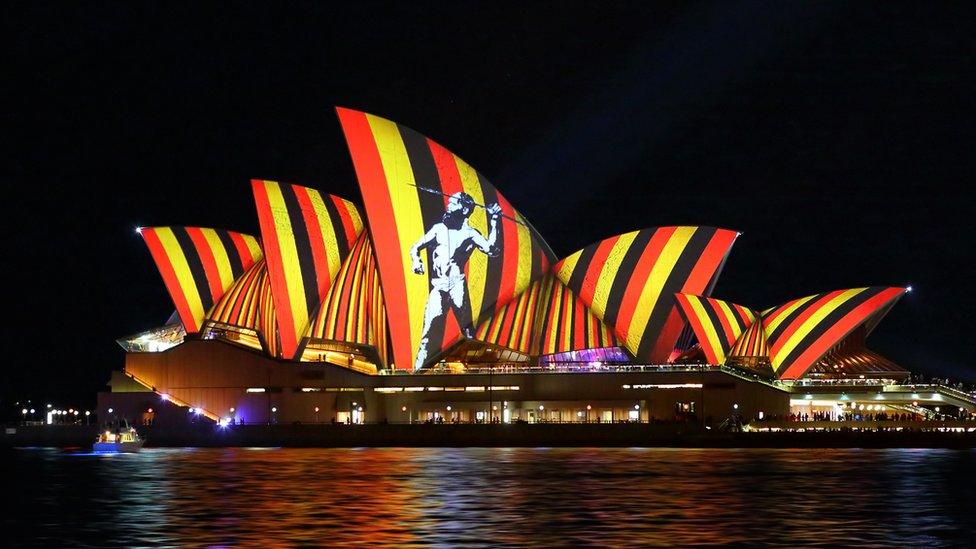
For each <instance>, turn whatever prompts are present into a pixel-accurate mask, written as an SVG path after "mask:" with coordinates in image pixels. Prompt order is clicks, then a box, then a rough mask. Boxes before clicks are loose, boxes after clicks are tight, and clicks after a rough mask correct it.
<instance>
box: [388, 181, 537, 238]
mask: <svg viewBox="0 0 976 549" xmlns="http://www.w3.org/2000/svg"><path fill="white" fill-rule="evenodd" d="M407 185H410V186H411V187H416V188H417V189H419V190H421V191H424V192H425V193H430V194H436V195H440V196H445V197H447V198H450V197H451V195H449V194H447V193H445V192H442V191H438V190H437V189H431V188H430V187H421V186H420V185H415V184H413V183H407ZM471 204H472V205H473V206H474V207H476V208H481V209H482V210H486V211H487V210H488V206H485V205H484V204H478V203H477V202H472V203H471ZM497 215H498V217H501V218H504V219H507V220H509V221H512V222H515V223H517V224H519V225H522V226H523V227H528V225H527V224H526V223H525V222H524V221H522V220H520V219H516V218H514V217H512V216H510V215H505V214H503V213H499V214H497Z"/></svg>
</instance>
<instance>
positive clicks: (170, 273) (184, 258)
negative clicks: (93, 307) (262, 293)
mask: <svg viewBox="0 0 976 549" xmlns="http://www.w3.org/2000/svg"><path fill="white" fill-rule="evenodd" d="M140 232H141V233H142V238H143V240H145V242H146V246H148V247H149V252H150V253H151V254H152V258H153V261H154V262H155V263H156V267H157V268H158V269H159V273H160V274H161V275H162V276H163V282H164V283H165V284H166V290H167V291H168V292H169V295H170V297H171V298H172V299H173V304H174V305H176V311H177V312H178V313H179V316H180V321H181V322H182V323H183V327H184V328H185V329H186V331H187V333H195V332H199V331H200V327H201V325H202V322H203V319H204V316H205V315H206V314H207V312H208V311H209V310H210V308H211V307H213V305H214V303H215V302H217V300H219V299H220V298H221V296H223V295H224V292H225V291H226V290H227V289H228V288H230V286H231V285H232V284H233V283H234V280H236V279H237V278H238V277H240V276H241V275H242V274H244V271H245V270H247V269H249V268H250V267H251V266H252V265H253V264H254V263H255V262H256V261H258V260H259V259H261V247H260V246H259V245H258V242H257V240H256V239H255V238H254V237H253V236H250V235H246V234H241V233H236V232H233V231H224V230H217V229H205V228H200V227H145V228H142V229H140Z"/></svg>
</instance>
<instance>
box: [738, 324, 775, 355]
mask: <svg viewBox="0 0 976 549" xmlns="http://www.w3.org/2000/svg"><path fill="white" fill-rule="evenodd" d="M728 356H729V358H763V357H769V346H768V345H767V344H766V332H765V330H763V323H762V320H761V319H759V318H757V319H756V320H755V321H754V322H753V323H752V325H750V326H749V328H748V329H747V330H746V331H745V332H742V335H741V336H739V339H737V340H736V341H735V345H733V346H732V349H730V350H729V353H728Z"/></svg>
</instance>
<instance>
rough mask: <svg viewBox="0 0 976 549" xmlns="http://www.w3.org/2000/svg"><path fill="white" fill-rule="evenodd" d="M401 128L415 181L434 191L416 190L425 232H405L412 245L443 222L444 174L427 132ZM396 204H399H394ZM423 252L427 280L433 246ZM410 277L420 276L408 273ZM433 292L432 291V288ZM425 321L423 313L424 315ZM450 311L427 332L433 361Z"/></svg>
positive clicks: (431, 263) (416, 183)
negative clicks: (442, 183) (425, 261)
mask: <svg viewBox="0 0 976 549" xmlns="http://www.w3.org/2000/svg"><path fill="white" fill-rule="evenodd" d="M397 128H398V129H399V130H400V139H401V140H402V141H403V146H404V148H405V149H406V152H407V158H408V159H409V161H410V170H411V171H412V172H413V179H414V184H415V185H417V187H423V188H424V189H429V190H430V191H436V194H435V193H434V192H429V191H423V190H421V189H420V188H417V189H415V190H416V192H417V202H418V204H419V205H420V217H421V219H422V220H423V221H422V223H423V233H422V234H418V235H404V237H406V238H409V239H411V242H410V244H411V245H412V244H413V242H416V240H418V239H420V237H422V236H423V235H424V234H426V233H427V231H429V230H430V229H431V227H433V226H434V225H436V224H437V223H440V222H442V220H443V217H444V209H445V208H444V196H443V195H441V194H439V193H441V192H442V191H443V187H442V186H441V180H440V175H439V174H438V172H437V166H436V164H435V163H434V156H433V154H432V153H431V152H430V145H428V144H427V138H426V137H424V136H423V135H421V134H419V133H417V132H415V131H414V130H411V129H410V128H407V127H405V126H400V125H397ZM394 207H396V205H394ZM421 253H423V254H424V256H425V257H426V258H427V271H426V272H425V275H424V276H426V277H427V280H428V281H429V280H430V278H431V277H432V276H433V272H432V270H433V269H432V266H433V258H432V257H431V256H432V253H433V252H432V250H431V248H429V247H428V248H427V249H425V250H423V251H422V252H421ZM407 276H419V275H412V274H407ZM428 291H429V290H428ZM441 306H442V307H444V308H445V309H447V308H448V307H449V305H448V300H447V299H444V300H443V301H442V303H441ZM420 314H421V315H424V314H426V311H424V312H421V313H420ZM420 320H421V321H422V320H423V316H421V317H420ZM446 320H447V314H446V311H445V314H443V315H441V317H440V318H438V319H437V320H435V321H434V323H433V324H431V326H430V330H429V331H428V332H427V361H428V363H430V362H431V360H432V359H434V358H435V357H436V356H438V355H440V354H441V351H442V348H441V347H442V345H443V343H444V330H445V328H446Z"/></svg>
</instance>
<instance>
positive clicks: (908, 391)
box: [99, 108, 973, 424]
mask: <svg viewBox="0 0 976 549" xmlns="http://www.w3.org/2000/svg"><path fill="white" fill-rule="evenodd" d="M337 112H338V118H339V122H340V124H341V127H342V131H343V132H344V135H345V138H346V142H347V144H348V147H349V152H350V154H351V157H352V162H353V165H354V167H355V172H356V176H357V178H358V182H359V188H360V191H361V197H339V196H334V195H331V194H327V193H326V192H323V191H324V190H327V189H323V190H319V189H313V188H309V187H303V186H298V185H293V184H285V183H279V182H275V181H266V180H254V181H252V182H251V193H252V198H253V201H254V205H255V209H256V212H257V220H258V225H259V227H260V234H259V235H247V234H242V233H238V232H234V231H229V230H223V229H212V228H202V227H177V226H157V227H145V228H141V229H139V233H140V234H141V237H142V238H143V239H144V241H145V244H146V247H147V248H148V251H149V254H150V255H151V257H152V260H153V261H154V262H155V265H156V267H157V268H158V270H159V273H160V275H161V279H162V280H161V282H162V283H163V284H164V285H165V287H166V290H167V291H168V294H169V296H170V298H171V299H172V302H173V305H174V307H175V312H174V314H173V315H172V316H171V317H170V319H169V321H168V322H167V323H166V324H164V325H161V326H159V327H157V328H154V329H151V330H148V331H146V332H143V333H139V334H136V335H132V336H129V337H125V338H122V339H120V340H119V344H120V345H122V346H123V347H124V348H125V350H126V358H125V367H124V370H123V371H122V372H120V373H118V374H117V375H114V376H113V379H112V380H111V382H110V385H111V391H110V392H106V393H102V394H101V395H100V396H99V406H100V410H99V411H100V414H102V417H109V416H111V415H112V414H120V413H124V414H126V415H128V416H129V417H130V418H138V417H139V416H140V415H144V414H145V413H146V412H147V411H148V410H150V409H151V410H152V412H151V413H152V414H153V415H154V417H155V418H156V420H157V421H167V422H173V421H176V422H178V421H183V420H185V419H184V418H186V417H197V419H198V420H202V416H205V417H206V418H209V419H210V420H213V421H224V422H234V423H238V422H246V423H295V422H301V423H315V422H321V423H329V422H336V423H367V422H368V423H376V422H388V423H407V422H410V423H416V422H429V421H433V422H442V421H443V422H465V423H467V422H497V423H513V422H528V423H536V422H620V421H627V422H629V421H640V422H650V421H655V420H675V419H678V420H682V419H683V420H687V421H696V422H701V423H705V424H709V423H719V422H721V421H723V420H725V419H726V418H728V417H729V416H730V415H733V414H738V415H741V416H742V417H744V418H747V419H749V418H763V417H783V416H787V415H789V414H790V413H791V412H794V413H798V412H801V411H802V412H811V413H812V412H815V411H820V412H822V413H826V414H828V416H830V417H843V414H845V413H849V412H850V411H851V410H857V411H863V410H865V406H868V408H867V409H869V410H893V411H895V413H898V411H902V412H904V411H909V410H911V411H914V412H920V411H925V410H930V409H932V408H933V407H935V406H938V405H940V404H941V405H942V406H946V407H948V406H957V407H961V408H967V407H968V408H969V409H972V404H973V403H972V401H971V400H968V401H967V400H965V399H964V398H963V397H965V396H966V395H965V394H962V395H958V394H953V393H952V392H951V391H950V390H949V389H947V388H939V387H934V386H928V387H921V386H913V385H909V384H907V383H906V380H907V379H908V378H909V372H908V371H907V370H906V369H905V368H903V367H901V366H899V365H898V364H896V363H895V362H893V361H892V360H890V359H888V358H885V357H883V356H881V355H879V354H878V353H876V352H873V351H871V350H870V349H869V348H868V347H867V345H866V340H867V339H868V337H869V336H870V335H871V333H872V332H873V331H874V330H875V329H876V328H878V326H879V324H880V322H881V320H882V319H883V318H884V317H885V315H887V314H888V313H889V312H890V311H891V310H892V308H893V307H894V306H895V304H896V303H897V302H898V300H899V299H900V298H902V297H903V296H904V295H905V293H906V292H908V291H910V289H909V288H905V287H888V286H865V287H859V288H845V289H838V290H834V291H828V292H821V293H814V294H811V295H805V294H804V293H803V288H798V289H797V290H798V293H797V295H802V296H803V297H798V298H796V299H793V300H790V301H788V302H786V303H782V304H778V305H775V306H772V307H768V308H756V307H757V306H759V305H760V304H752V303H748V304H738V303H732V302H730V301H726V300H723V299H721V297H722V296H721V295H713V290H714V289H715V288H716V284H717V282H718V279H719V276H720V274H721V272H722V269H723V266H724V265H725V261H726V259H727V257H728V256H729V253H730V252H731V250H732V246H733V244H734V243H735V242H736V240H737V238H738V236H739V234H738V233H737V232H736V231H734V230H729V229H724V228H714V227H707V226H681V227H651V228H639V229H637V230H634V231H632V232H627V233H624V234H619V235H613V236H609V237H606V238H603V239H602V240H599V241H597V242H594V243H593V244H591V245H589V246H586V247H584V248H582V249H580V250H578V251H576V252H575V253H572V254H570V255H569V256H567V257H562V258H560V257H556V256H555V255H554V254H553V252H552V251H551V250H550V248H549V246H548V245H547V244H546V241H545V239H544V238H543V237H542V235H541V234H540V233H539V232H538V231H537V230H536V229H535V228H534V227H533V226H532V224H531V223H530V222H529V221H528V220H527V219H526V218H525V217H524V216H523V215H521V214H520V213H519V211H518V210H517V209H516V208H515V207H514V205H513V204H511V203H510V202H509V201H508V200H507V199H506V198H505V197H504V196H503V195H502V194H501V192H500V191H499V190H498V189H496V188H495V187H494V186H493V185H492V184H491V183H489V182H488V180H487V179H485V177H484V176H483V175H481V174H480V173H478V172H477V171H475V170H474V169H473V168H472V167H471V166H469V165H468V164H466V163H465V162H464V161H462V160H461V159H460V158H458V157H457V156H456V155H454V154H453V153H451V152H450V151H449V150H447V149H446V148H444V147H443V146H441V145H440V144H438V143H436V142H434V141H432V140H431V139H429V138H427V137H425V136H423V135H421V134H419V133H417V132H415V131H413V130H411V129H409V128H406V127H404V126H401V125H399V124H397V123H395V122H391V121H389V120H385V119H383V118H380V117H378V116H374V115H371V114H367V113H363V112H359V111H354V110H350V109H344V108H339V109H337ZM358 198H361V202H357V201H354V200H352V199H358ZM240 199H241V200H245V199H246V197H244V196H241V197H240ZM360 204H361V206H360ZM201 221H203V222H205V220H201ZM595 236H597V235H595ZM763 305H768V304H763ZM109 409H111V412H109Z"/></svg>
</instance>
